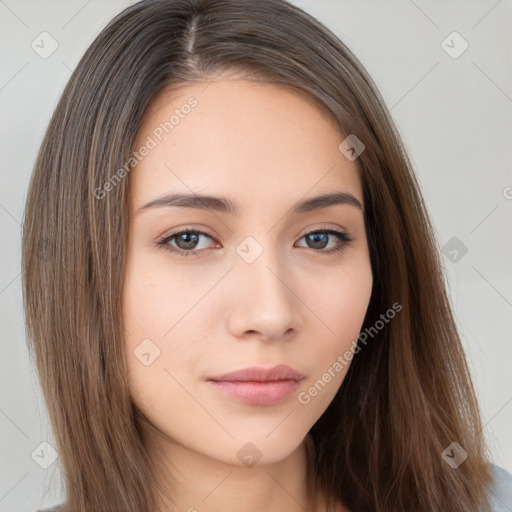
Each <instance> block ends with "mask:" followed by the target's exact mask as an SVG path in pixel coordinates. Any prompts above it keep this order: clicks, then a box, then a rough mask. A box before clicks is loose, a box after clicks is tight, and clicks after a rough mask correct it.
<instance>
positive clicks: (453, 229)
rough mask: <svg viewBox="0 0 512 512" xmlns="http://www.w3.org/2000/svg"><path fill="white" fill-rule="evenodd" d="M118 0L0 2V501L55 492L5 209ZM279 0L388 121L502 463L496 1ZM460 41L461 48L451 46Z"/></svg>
mask: <svg viewBox="0 0 512 512" xmlns="http://www.w3.org/2000/svg"><path fill="white" fill-rule="evenodd" d="M130 3H131V2H128V1H122V0H110V1H108V2H105V1H103V2H100V1H99V0H89V1H84V0H66V1H64V0H51V1H50V0H46V1H41V0H37V1H36V0H33V1H29V0H0V20H1V21H0V24H1V34H0V37H1V38H2V40H1V45H0V55H1V69H0V111H1V124H0V130H1V132H0V144H1V148H0V159H1V166H0V169H1V187H0V239H1V243H0V260H1V267H0V322H1V324H0V325H1V344H2V345H1V347H2V350H1V363H0V364H1V369H0V371H1V373H0V375H1V386H0V439H1V452H0V461H1V463H0V464H1V467H0V511H9V512H11V511H34V510H35V509H37V508H38V507H41V506H48V505H51V504H53V503H58V502H60V501H61V498H62V495H61V492H62V487H61V484H60V472H59V460H58V459H57V460H56V461H55V462H54V463H53V464H51V465H49V467H48V468H47V469H44V468H43V467H41V465H40V464H43V465H47V464H49V462H51V458H50V457H51V448H49V447H48V446H47V445H41V443H43V442H48V443H50V444H52V443H53V436H52V433H51V431H50V429H49V424H48V420H47V416H46V411H45V408H44V404H43V402H42V400H41V394H40V390H39V386H38V383H37V380H36V378H35V374H34V372H33V369H32V368H31V366H30V363H29V360H28V355H27V349H26V344H25V334H24V326H23V316H22V299H21V279H20V234H21V227H20V222H21V219H22V215H23V207H24V201H25V197H26V191H27V187H28V183H29V177H30V173H31V170H32V166H33V163H34V159H35V157H36V152H37V149H38V147H39V144H40V142H41V139H42V136H43V132H44V129H45V127H46V125H47V123H48V121H49V118H50V115H51V113H52V111H53V109H54V107H55V105H56V102H57V100H58V98H59V96H60V94H61V92H62V90H63V88H64V85H65V83H66V81H67V80H68V78H69V76H70V73H71V70H72V69H73V68H74V66H75V65H76V64H77V62H78V60H79V58H80V56H81V55H82V54H83V52H84V51H85V49H86V48H87V47H88V45H89V44H90V43H91V42H92V40H93V38H94V37H95V36H96V34H97V33H98V32H99V31H100V30H101V29H102V27H104V25H105V24H106V23H107V21H108V20H110V19H111V18H112V17H113V16H114V15H115V14H116V13H117V12H119V11H120V10H121V9H122V8H123V7H125V6H127V5H128V4H130ZM295 3H296V4H297V5H299V6H300V7H303V8H304V9H305V10H307V11H309V12H310V13H311V14H313V15H314V16H316V17H317V18H319V19H320V20H321V21H323V22H324V23H325V24H326V25H327V26H328V27H329V28H331V29H332V30H333V31H334V32H335V33H336V34H338V36H339V37H340V38H341V39H342V40H343V41H344V42H345V43H346V44H347V45H348V46H349V47H350V48H351V49H352V50H353V51H354V53H355V54H356V55H357V56H358V58H359V59H360V60H361V61H362V63H363V64H364V65H365V66H366V68H367V69H368V71H369V72H370V74H371V75H372V77H373V78H374V80H375V81H376V83H377V85H378V87H379V88H380V91H381V92H382V94H383V96H384V98H385V100H386V102H387V104H388V106H389V108H390V109H391V113H392V115H393V117H394V119H395V121H396V123H397V124H398V127H399V129H400V132H401V134H402V136H403V138H404V141H405V143H406V146H407V148H408V151H409V154H410V156H411V159H412V161H413V164H414V166H415V169H416V172H417V175H418V178H419V181H420V184H421V187H422V191H423V194H424V197H425V199H426V202H427V206H428V208H429V210H430V212H431V215H432V219H433V221H434V223H435V227H436V232H437V236H438V239H439V241H440V250H442V248H445V249H444V250H443V252H444V253H445V255H444V256H443V258H444V262H445V265H446V271H447V280H448V282H449V286H450V293H451V299H452V303H453V307H454V312H455V315H456V317H457V321H458V324H459V326H460V330H461V333H462V336H463V339H464V343H465V348H466V351H467V354H468V358H469V362H470V365H471V368H472V370H473V374H474V377H475V382H476V386H477V391H478V394H479V398H480V401H481V406H482V411H483V417H484V423H485V427H484V429H485V434H486V436H487V438H488V440H489V445H490V449H491V453H492V457H493V459H494V461H495V462H497V463H498V464H500V465H501V466H503V467H504V468H506V469H508V470H509V471H512V441H511V435H510V432H511V431H512V428H511V427H512V403H511V402H512V368H511V363H512V349H511V335H512V272H511V267H510V264H511V262H512V237H511V235H512V229H511V220H512V171H511V161H512V144H511V142H512V59H511V54H512V50H511V48H512V30H511V28H512V1H511V0H500V1H496V0H489V1H487V0H485V1H483V0H482V1H473V2H468V1H467V0H466V1H463V0H459V1H434V0H414V1H413V0H395V1H391V0H386V1H376V0H374V1H355V0H350V1H349V0H338V1H334V0H331V1H329V0H308V1H306V0H301V1H299V0H297V1H296V2H295ZM43 31H46V32H48V33H49V34H51V37H52V38H53V39H55V40H56V41H57V44H58V48H57V49H56V50H55V51H54V53H52V54H51V55H50V56H48V57H47V58H46V59H43V58H42V57H41V56H40V55H39V54H38V53H36V51H35V50H34V49H33V48H32V47H31V44H32V42H33V41H35V43H34V45H35V44H39V46H40V47H41V46H42V43H41V42H40V41H41V37H48V36H40V34H41V33H42V32H43ZM454 31H456V32H458V33H459V34H460V36H457V35H455V36H453V35H451V36H450V34H452V32H454ZM448 36H450V37H448ZM447 37H448V39H447ZM461 38H463V39H461ZM464 40H465V41H466V42H467V44H468V45H469V47H468V48H467V49H466V51H464V52H463V53H461V54H460V55H458V54H459V53H460V51H461V50H462V49H463V48H464ZM443 41H445V43H443ZM50 44H51V41H50V39H45V46H44V48H45V49H46V50H48V49H50V48H51V46H50ZM39 51H42V48H41V49H40V50H39ZM449 53H451V54H452V55H449ZM454 57H456V58H454ZM454 237H455V239H454V240H453V238H454ZM447 244H448V245H447ZM464 247H466V248H467V253H465V254H463V255H462V251H461V249H463V248H464ZM454 250H455V251H457V253H455V252H453V251H454ZM456 254H457V256H456ZM461 255H462V257H461ZM507 262H508V263H507ZM32 454H33V456H32ZM38 454H39V457H38ZM36 461H37V463H36Z"/></svg>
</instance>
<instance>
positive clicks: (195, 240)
mask: <svg viewBox="0 0 512 512" xmlns="http://www.w3.org/2000/svg"><path fill="white" fill-rule="evenodd" d="M201 238H210V239H212V237H211V236H210V235H209V234H208V233H205V232H204V231H197V230H193V229H182V230H181V231H177V232H176V233H172V234H170V235H169V236H166V237H164V238H163V239H161V240H159V241H158V242H157V245H158V246H159V247H162V248H163V249H165V250H167V251H171V252H175V253H178V254H179V255H180V256H191V255H192V256H194V255H196V254H198V253H197V252H196V251H192V250H191V249H200V250H201V251H204V250H206V249H205V248H204V247H198V246H200V245H201V244H200V241H201ZM171 242H173V243H174V244H176V245H172V243H171ZM176 246H177V247H176Z"/></svg>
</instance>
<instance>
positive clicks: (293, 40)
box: [23, 0, 490, 512]
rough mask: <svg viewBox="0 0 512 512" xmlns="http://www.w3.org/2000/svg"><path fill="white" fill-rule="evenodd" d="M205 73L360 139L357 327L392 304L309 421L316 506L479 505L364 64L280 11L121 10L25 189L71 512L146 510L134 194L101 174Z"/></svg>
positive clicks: (406, 196)
mask: <svg viewBox="0 0 512 512" xmlns="http://www.w3.org/2000/svg"><path fill="white" fill-rule="evenodd" d="M222 70H243V71H246V72H250V73H251V74H252V77H253V79H256V80H261V81H264V82H271V83H275V84H281V85H282V86H287V87H292V88H294V89H296V90H297V91H301V92H303V93H305V94H307V95H308V97H310V98H312V99H313V100H314V101H316V103H317V104H318V106H319V108H322V109H323V110H324V111H325V113H326V115H329V116H331V117H332V119H333V120H335V122H336V123H337V124H338V126H339V127H340V131H341V132H342V133H344V134H346V135H349V134H353V135H355V136H356V137H357V138H358V139H359V140H360V141H361V142H362V143H363V144H364V146H365V149H364V151H363V152H362V153H361V154H360V155H359V157H358V158H357V161H356V163H357V165H358V170H359V172H360V177H361V180H362V184H363V190H364V203H365V205H366V207H365V227H366V232H367V236H368V243H369V249H370V259H371V265H372V271H373V276H374V281H373V282H374V285H373V290H372V296H371V300H370V304H369V307H368V310H367V314H366V318H365V320H364V325H363V329H367V328H369V327H371V326H373V325H374V324H375V323H376V322H377V321H378V320H379V318H380V315H382V313H384V312H385V311H387V310H388V309H389V308H390V307H391V305H392V304H394V303H398V304H400V305H401V306H402V310H401V311H400V313H399V314H397V315H396V317H395V318H394V319H393V321H392V322H389V323H386V325H385V327H384V328H383V329H380V330H379V332H378V333H376V334H375V335H374V336H372V337H371V339H369V340H368V341H367V342H366V343H365V345H364V346H361V349H360V350H359V351H358V352H357V354H355V355H354V358H353V361H352V364H351V366H350V368H349V371H348V373H347V375H346V377H345V380H344V382H343V384H342V386H341V388H340V390H339V392H338V393H337V395H336V396H335V398H334V400H333V401H332V403H331V404H330V405H329V407H328V409H327V410H326V411H325V413H324V414H323V415H322V416H321V418H320V419H319V420H318V421H317V423H316V424H315V425H314V426H313V427H312V429H311V431H310V437H311V439H312V440H313V441H314V453H313V458H312V464H311V467H310V468H309V469H310V473H309V475H310V480H309V481H310V482H314V488H315V489H317V490H319V491H320V490H321V492H322V493H323V494H324V495H325V496H326V497H327V498H328V500H329V502H330V504H331V505H334V503H335V502H342V503H343V504H344V505H345V506H346V507H348V508H349V509H350V510H353V511H358V512H361V511H378V512H391V511H393V512H397V511H407V512H409V511H413V510H414V511H415V512H427V511H428V512H434V511H439V512H441V511H443V512H444V511H446V510H449V511H450V512H457V511H460V512H462V511H464V512H471V511H472V512H476V511H477V510H478V511H480V510H485V508H486V507H487V506H488V504H487V501H486V497H485V494H486V493H485V489H486V487H487V485H488V484H489V481H490V474H489V470H488V464H487V456H486V451H485V446H484V442H483V439H482V434H481V432H482V426H481V421H480V417H479V411H478V406H477V403H476V400H475V392H474V389H473V386H472V383H471V378H470V375H469V372H468V368H467V365H466V362H465V357H464V352H463V348H462V346H461V342H460V339H459V334H458V332H457V329H456V324H455V322H454V318H453V316H452V312H451V309H450V304H449V301H448V298H447V292H446V289H445V283H444V279H443V272H444V270H443V267H442V261H441V260H440V256H439V249H438V243H437V240H436V238H435V235H434V231H433V228H432V225H431V221H430V220H429V216H428V213H427V210H426V207H425V205H424V202H423V198H422V196H421V192H420V190H419V186H418V183H417V181H416V178H415V176H414V171H413V169H412V166H411V163H410V161H409V159H408V157H407V155H406V152H405V150H404V147H403V144H402V142H401V140H400V136H399V134H398V132H397V129H396V128H395V125H394V123H393V121H392V119H391V118H390V116H389V113H388V111H387V109H386V107H385V103H384V101H383V99H382V97H381V96H380V94H379V92H378V90H377V88H376V86H375V84H374V82H373V81H372V79H371V78H370V76H369V75H368V74H367V72H366V71H365V69H364V68H363V66H362V65H361V63H360V62H359V61H358V60H357V58H356V57H355V56H354V55H353V54H352V52H351V51H350V50H349V49H348V48H347V47H346V46H345V45H344V44H343V43H342V42H341V41H340V40H339V39H338V38H337V37H336V36H335V35H334V34H332V33H331V32H330V31H329V30H328V29H326V28H325V27H324V26H323V25H322V24H321V23H319V22H318V21H317V20H315V19H314V18H313V17H311V16H310V15H308V14H307V13H305V12H304V11H302V10H301V9H299V8H298V7H296V6H294V5H292V4H290V3H288V2H286V1H285V0H258V1H252V0H237V1H232V0H153V1H150V0H146V1H142V2H139V3H137V4H134V5H132V6H130V7H128V8H127V9H125V10H124V11H123V12H122V13H121V14H119V15H118V16H117V17H116V18H114V19H113V20H112V21H111V22H110V23H109V24H108V26H107V27H106V28H105V29H104V30H103V31H102V32H101V33H100V35H99V36H98V37H97V38H96V40H95V41H94V42H93V43H92V45H91V46H90V48H89V49H88V50H87V52H86V53H85V55H84V56H83V58H82V59H81V61H80V62H79V64H78V66H77V67H76V69H75V70H74V72H73V74H72V76H71V78H70V80H69V82H68V84H67V86H66V88H65V90H64V92H63V94H62V98H61V99H60V101H59V104H58V106H57V107H56V109H55V112H54V114H53V117H52V119H51V122H50V124H49V126H48V129H47V132H46V135H45V137H44V140H43V142H42V145H41V148H40V152H39V155H38V158H37V162H36V165H35V169H34V172H33V176H32V180H31V183H30V188H29V192H28V198H27V204H26V211H25V219H24V230H23V294H24V304H25V311H26V322H27V334H28V343H29V348H30V351H31V354H32V355H33V357H34V359H35V364H36V367H37V371H38V377H39V379H40V382H41V386H42V391H43V394H44V397H45V401H46V404H47V407H48V411H49V418H50V420H51V425H52V428H53V431H54V434H55V438H56V443H57V449H58V452H59V455H60V463H61V465H62V469H63V474H64V477H65V487H66V493H67V507H68V510H69V511H70V512H86V511H87V512H90V511H91V510H95V511H100V510H101V511H107V510H108V511H112V512H129V511H133V512H135V511H137V512H154V511H155V510H156V508H157V505H156V504H157V498H156V487H155V485H153V484H152V483H153V482H154V478H155V475H154V468H153V467H152V462H151V460H150V459H149V457H148V455H147V451H146V449H145V446H144V439H143V437H142V435H141V425H140V421H142V418H141V417H140V414H139V413H138V411H137V410H136V409H135V408H134V406H133V404H132V402H131V400H130V396H129V393H128V386H127V377H126V368H125V356H124V336H123V323H122V314H121V312H122V307H121V295H122V293H121V292H122V287H123V281H124V271H125V254H126V251H127V237H128V232H129V217H128V211H129V210H128V208H129V197H130V193H129V192H130V183H131V180H130V172H128V171H125V173H124V174H123V175H122V179H119V173H118V171H119V169H121V168H123V165H125V163H126V162H127V161H129V159H130V156H131V153H132V151H133V150H134V147H133V144H134V141H135V137H136V135H137V131H138V128H139V127H140V124H141V119H142V117H143V115H144V112H145V110H146V108H147V106H148V104H149V102H150V101H151V99H152V98H154V97H155V95H156V94H157V93H158V92H160V91H161V90H162V89H163V88H164V87H168V86H178V85H179V84H183V83H187V82H192V81H206V80H209V79H210V78H211V77H212V76H214V75H215V74H217V73H218V72H220V71H222ZM340 142H341V140H340ZM116 172H117V173H118V175H117V178H116V179H117V181H116V182H115V186H114V185H112V186H110V187H108V188H107V187H105V184H106V183H108V182H109V181H110V183H112V181H111V180H112V178H113V176H114V174H115V173H116ZM131 172H137V170H136V168H134V170H132V171H131ZM452 442H456V443H458V444H459V445H460V446H461V447H463V449H464V450H465V451H466V452H467V453H468V458H467V459H466V460H465V461H464V462H463V463H462V464H461V465H460V466H459V467H458V468H456V469H454V468H452V467H451V466H450V465H449V464H447V463H446V462H445V460H444V459H443V457H442V453H443V451H444V450H445V449H446V448H447V447H448V446H449V445H450V444H451V443H452Z"/></svg>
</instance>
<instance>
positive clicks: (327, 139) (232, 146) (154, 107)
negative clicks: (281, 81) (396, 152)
mask: <svg viewBox="0 0 512 512" xmlns="http://www.w3.org/2000/svg"><path fill="white" fill-rule="evenodd" d="M344 138H345V135H344V134H343V133H342V132H341V130H340V129H339V127H338V126H337V125H336V124H335V123H334V122H333V120H332V119H331V118H330V116H328V115H327V114H326V113H325V112H324V111H323V109H321V108H320V107H319V106H318V105H317V104H316V102H315V101H314V100H312V99H311V98H309V97H308V96H307V95H305V94H298V93H297V92H296V91H294V90H291V89H289V88H284V87H281V86H277V85H274V84H268V83H256V82H251V81H246V80H243V79H240V78H223V79H218V80H214V81H212V82H201V83H194V84H182V85H181V86H180V87H179V88H172V89H171V88H168V89H165V90H163V91H162V92H161V93H160V94H159V95H158V96H156V97H155V98H154V100H153V101H152V103H151V104H150V107H149V108H148V110H147V112H146V114H145V116H144V119H143V122H142V124H141V127H140V129H139V133H138V137H137V141H136V145H135V149H136V150H137V149H138V148H142V147H143V146H148V147H150V146H151V149H150V150H149V151H147V152H145V153H146V156H144V157H143V158H142V159H141V160H140V163H138V164H137V166H136V168H135V169H136V170H135V171H132V179H133V185H132V194H133V205H134V207H135V208H136V207H137V206H140V205H141V204H142V203H145V202H147V201H148V200H151V199H153V198H155V197H156V196H158V195H161V194H162V193H166V192H170V191H172V192H187V193H191V192H196V193H200V192H201V193H215V194H218V195H223V196H226V197H233V198H238V199H239V201H236V202H237V204H239V203H241V204H245V205H246V206H247V207H249V205H252V206H254V207H257V205H260V207H261V204H262V201H264V202H265V203H266V204H268V203H269V202H270V201H273V200H274V199H275V200H279V198H281V199H282V200H283V199H284V198H285V197H291V198H296V199H299V198H300V197H303V196H305V195H312V194H314V193H320V192H328V191H332V190H337V191H340V190H342V191H345V192H349V193H351V194H353V195H354V196H356V197H357V198H358V199H359V201H360V202H361V203H362V202H363V199H362V195H363V194H362V189H361V182H360V178H359V172H358V167H357V164H356V162H354V161H350V160H348V159H347V158H345V156H344V155H343V154H342V153H341V152H340V150H339V149H338V147H339V145H340V143H341V142H342V141H343V140H344ZM308 193H309V194H308Z"/></svg>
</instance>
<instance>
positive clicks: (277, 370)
mask: <svg viewBox="0 0 512 512" xmlns="http://www.w3.org/2000/svg"><path fill="white" fill-rule="evenodd" d="M304 377H305V375H303V374H302V373H300V372H299V371H298V370H295V369H293V368H291V367H290V366H288V365H286V364H280V365H277V366H274V367H272V368H262V367H261V366H251V367H249V368H242V369H241V370H237V371H234V372H230V373H225V374H223V375H214V376H211V377H207V379H206V380H213V381H225V382H271V381H278V380H295V381H299V380H302V379H303V378H304Z"/></svg>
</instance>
